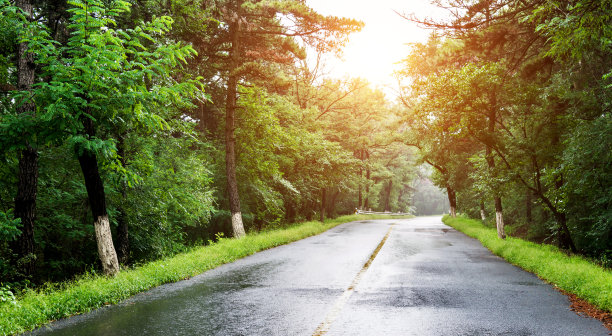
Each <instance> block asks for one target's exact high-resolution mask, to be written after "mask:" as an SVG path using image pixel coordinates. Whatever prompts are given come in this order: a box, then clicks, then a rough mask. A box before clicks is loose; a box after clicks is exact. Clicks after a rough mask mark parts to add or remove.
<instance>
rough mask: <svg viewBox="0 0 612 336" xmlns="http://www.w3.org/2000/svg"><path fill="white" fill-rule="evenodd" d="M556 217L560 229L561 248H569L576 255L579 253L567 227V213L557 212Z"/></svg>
mask: <svg viewBox="0 0 612 336" xmlns="http://www.w3.org/2000/svg"><path fill="white" fill-rule="evenodd" d="M554 215H555V219H556V221H557V223H558V224H559V227H560V230H559V246H560V247H561V248H565V249H567V248H569V249H570V251H572V252H574V253H576V252H577V249H576V245H574V241H573V240H572V236H571V234H570V231H569V228H568V227H567V217H566V216H565V213H562V212H556V213H555V214H554Z"/></svg>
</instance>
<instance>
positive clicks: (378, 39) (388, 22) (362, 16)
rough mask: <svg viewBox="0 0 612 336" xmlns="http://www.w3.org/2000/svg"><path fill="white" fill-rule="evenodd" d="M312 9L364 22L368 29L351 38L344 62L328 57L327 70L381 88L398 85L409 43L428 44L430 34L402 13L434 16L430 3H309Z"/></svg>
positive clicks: (341, 0) (399, 0)
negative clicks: (400, 65) (397, 75)
mask: <svg viewBox="0 0 612 336" xmlns="http://www.w3.org/2000/svg"><path fill="white" fill-rule="evenodd" d="M307 3H308V5H309V6H311V7H312V8H313V9H315V10H316V11H317V12H319V13H321V14H323V15H334V16H342V17H350V18H354V19H358V20H361V21H363V22H364V23H365V27H364V28H363V29H362V30H361V31H360V32H359V33H356V34H353V35H351V36H350V40H349V43H348V44H347V45H346V47H345V48H344V52H343V56H342V59H338V58H336V57H334V56H331V55H329V56H327V57H326V58H325V63H326V70H327V71H328V72H329V74H330V75H331V76H333V77H344V76H350V77H361V78H365V79H367V80H368V81H369V82H370V83H372V84H373V85H375V86H379V87H381V88H390V87H394V86H395V85H396V83H395V80H394V78H393V71H394V70H396V69H397V68H398V65H397V64H396V63H397V62H399V61H401V60H402V59H403V58H405V57H406V55H407V54H408V52H409V50H410V47H409V45H408V44H409V43H414V42H425V41H426V40H427V37H428V36H429V31H428V30H426V29H423V28H420V27H418V26H417V25H416V24H414V23H412V22H409V21H407V20H406V19H404V18H402V17H400V16H399V15H398V14H397V13H396V12H398V13H407V14H408V13H415V14H417V15H418V16H419V17H426V16H427V17H429V16H432V15H434V13H435V12H434V9H433V6H432V5H430V3H429V1H428V0H412V1H410V0H408V1H406V0H378V1H364V0H357V1H355V0H307Z"/></svg>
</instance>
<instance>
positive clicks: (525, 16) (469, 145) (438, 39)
mask: <svg viewBox="0 0 612 336" xmlns="http://www.w3.org/2000/svg"><path fill="white" fill-rule="evenodd" d="M438 3H439V5H440V6H441V7H444V8H447V9H449V10H450V11H451V12H452V13H454V14H455V15H451V16H450V19H448V20H446V21H445V20H433V19H429V18H419V17H415V16H412V17H407V19H410V20H413V21H417V22H420V23H421V24H423V25H425V26H428V27H431V28H432V29H436V33H434V34H432V35H431V38H430V39H429V41H428V42H427V43H423V44H416V45H414V47H413V49H412V52H411V54H410V55H409V56H408V57H407V58H406V59H405V62H404V69H403V70H402V71H401V74H400V75H401V76H402V77H403V78H404V79H405V80H406V82H405V85H404V86H403V95H402V99H403V101H404V104H405V105H406V107H407V110H408V113H407V115H406V116H405V121H406V124H407V125H408V127H409V130H408V131H407V132H408V135H407V136H408V139H409V140H408V142H409V143H412V144H413V145H414V146H416V147H418V148H419V149H420V155H421V160H422V161H423V162H427V163H429V164H431V165H432V166H433V167H434V168H435V170H436V171H435V173H434V181H435V182H436V183H437V185H438V186H440V187H442V188H445V189H446V190H447V194H448V198H449V202H450V205H451V212H452V214H453V215H454V214H455V213H456V211H461V212H462V213H465V214H467V215H469V216H470V217H473V218H480V219H482V220H484V221H486V222H487V223H495V225H496V227H497V231H498V237H499V238H501V239H503V238H504V237H505V236H506V234H507V233H510V234H512V235H519V236H522V237H526V238H528V239H530V240H533V241H537V242H546V243H552V244H557V245H558V246H559V247H561V248H562V249H564V250H568V251H572V252H579V253H582V254H586V255H588V256H590V257H594V258H598V259H600V260H601V261H602V262H606V261H607V260H610V255H611V253H612V212H611V211H612V113H611V112H612V111H611V109H612V76H611V74H612V57H611V54H612V45H611V44H610V40H611V38H612V29H611V28H610V27H612V1H609V0H604V1H600V0H560V1H559V0H555V1H538V0H530V1H512V0H487V1H458V0H443V1H439V2H438ZM457 209H458V210H457ZM506 226H507V227H506Z"/></svg>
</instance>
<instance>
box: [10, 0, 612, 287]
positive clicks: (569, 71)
mask: <svg viewBox="0 0 612 336" xmlns="http://www.w3.org/2000/svg"><path fill="white" fill-rule="evenodd" d="M433 2H434V3H435V4H436V5H438V6H440V7H441V8H445V9H447V10H448V11H449V13H450V14H451V15H450V16H449V17H448V18H447V19H436V18H428V17H421V16H418V15H413V14H410V13H409V12H408V10H406V13H405V14H401V13H402V12H401V10H402V9H398V13H399V14H398V15H403V16H404V18H405V19H406V20H408V21H412V22H416V23H418V24H419V25H421V26H423V27H427V28H430V29H431V31H432V34H431V36H430V38H429V40H428V42H427V43H417V44H414V45H413V46H412V48H411V52H410V54H408V55H406V58H405V59H404V60H402V61H401V70H400V71H398V72H397V77H398V83H399V87H398V88H397V92H399V95H398V97H397V99H391V98H390V97H389V96H388V95H387V94H385V93H384V92H383V91H382V90H381V89H379V88H375V87H373V86H372V85H370V84H369V83H368V82H367V81H366V80H364V79H361V78H333V77H330V76H328V75H326V71H325V66H324V62H323V61H322V60H323V58H324V55H326V54H341V52H342V47H343V45H344V44H345V43H346V42H347V40H348V39H349V38H350V35H351V34H352V33H355V32H358V31H359V30H360V29H361V28H362V27H363V23H362V22H360V21H358V20H355V19H351V18H343V17H335V16H325V15H322V14H319V13H317V12H316V11H315V10H314V9H312V8H311V7H309V6H308V2H307V1H304V0H282V1H272V0H191V1H186V0H148V1H144V0H129V1H121V0H70V1H64V0H37V1H33V0H14V1H13V0H0V11H1V16H0V45H1V47H2V48H1V53H0V146H1V148H2V161H1V162H0V279H1V280H0V286H9V287H10V288H23V287H28V286H37V285H40V284H43V283H45V282H50V281H63V280H67V279H71V278H73V277H74V276H78V275H79V274H83V273H87V272H91V273H102V274H106V275H111V276H112V275H114V274H116V273H117V272H120V269H122V268H125V267H131V266H134V265H139V264H142V263H144V262H147V261H151V260H157V259H160V258H163V257H167V256H171V255H175V254H177V253H179V252H183V251H187V250H188V249H189V248H190V247H193V246H196V245H203V244H209V243H211V242H214V241H215V240H217V239H218V238H219V237H229V236H232V237H236V238H239V237H241V236H244V235H245V234H246V233H249V232H259V231H265V230H267V229H273V228H280V227H285V226H287V225H290V224H291V223H295V222H299V221H304V220H312V219H319V220H323V219H324V218H326V217H334V216H337V215H339V214H348V213H353V212H354V211H355V209H356V208H365V209H373V210H376V211H398V212H409V211H414V206H415V204H417V203H419V204H420V203H422V202H423V200H422V199H419V198H418V197H414V194H415V188H417V187H418V185H420V184H423V183H425V184H424V185H426V186H427V181H428V180H427V176H423V172H429V171H431V172H432V174H431V177H430V178H431V180H432V181H433V182H434V183H435V185H437V186H438V187H440V188H443V189H444V190H445V191H446V192H447V196H448V202H449V204H450V212H451V215H452V216H456V215H457V214H458V213H461V214H462V215H465V216H470V217H474V218H479V219H482V220H483V221H484V222H485V223H486V224H487V225H491V226H495V227H496V228H497V232H498V236H499V238H500V239H504V238H505V237H506V235H511V236H520V237H523V238H527V239H530V240H532V241H536V242H540V243H548V244H554V245H557V246H559V247H560V248H562V249H564V250H565V251H567V252H568V253H579V254H582V255H584V256H587V257H589V258H593V259H594V260H596V261H598V262H600V263H601V264H603V265H605V266H610V264H611V263H610V260H611V259H612V190H611V186H612V150H611V146H612V120H611V102H612V99H611V98H612V97H611V95H612V92H611V86H612V57H611V52H612V0H555V1H545V0H469V1H465V0H436V1H433ZM381 52H384V51H381ZM424 164H425V165H428V166H430V167H432V168H431V169H423V167H422V165H424ZM423 181H425V182H423ZM427 190H430V191H431V188H428V189H427ZM432 193H433V192H432ZM433 194H435V193H433ZM433 194H432V195H431V197H437V196H436V195H433ZM428 211H430V212H437V211H438V210H428ZM3 288H5V287H3Z"/></svg>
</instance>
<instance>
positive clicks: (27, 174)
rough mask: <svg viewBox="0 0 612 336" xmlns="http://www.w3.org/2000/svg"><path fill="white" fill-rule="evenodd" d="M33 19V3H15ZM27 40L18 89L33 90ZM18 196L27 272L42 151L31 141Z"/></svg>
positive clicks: (22, 109) (26, 109) (25, 106)
mask: <svg viewBox="0 0 612 336" xmlns="http://www.w3.org/2000/svg"><path fill="white" fill-rule="evenodd" d="M15 4H16V5H17V6H18V7H19V8H20V9H21V10H23V12H24V13H25V14H26V15H27V16H28V19H31V16H32V3H31V2H30V1H29V0H17V1H16V3H15ZM27 48H28V45H27V43H19V45H18V46H17V90H19V91H31V89H32V85H34V78H35V70H36V65H35V64H34V55H33V54H31V53H28V52H27ZM35 111H36V106H35V105H34V102H33V101H31V100H28V101H25V102H22V104H21V105H20V106H18V107H17V112H18V113H19V114H30V115H32V116H33V115H34V113H35ZM17 179H18V182H17V195H16V197H15V212H14V215H15V218H19V219H21V225H22V228H21V235H20V236H19V237H18V238H17V241H15V242H13V243H11V248H12V249H13V251H14V252H15V253H16V254H17V258H18V262H17V263H16V264H17V265H19V266H18V268H19V271H20V272H22V273H23V275H25V276H28V275H31V274H32V272H33V271H34V261H35V255H34V221H35V220H36V193H37V189H38V151H37V150H36V148H34V147H33V146H32V145H31V144H29V143H26V148H25V149H22V150H20V151H19V171H18V176H17Z"/></svg>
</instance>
